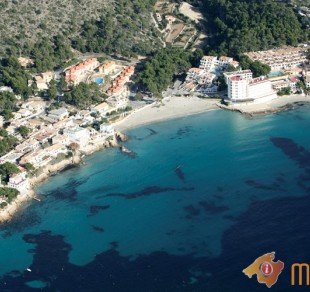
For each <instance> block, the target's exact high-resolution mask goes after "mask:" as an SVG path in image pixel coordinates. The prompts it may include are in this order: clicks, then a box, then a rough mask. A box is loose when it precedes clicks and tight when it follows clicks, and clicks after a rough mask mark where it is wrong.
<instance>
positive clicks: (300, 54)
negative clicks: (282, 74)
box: [246, 46, 308, 71]
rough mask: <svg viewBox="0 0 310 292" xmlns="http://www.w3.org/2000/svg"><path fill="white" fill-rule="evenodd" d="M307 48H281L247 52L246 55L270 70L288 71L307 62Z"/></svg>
mask: <svg viewBox="0 0 310 292" xmlns="http://www.w3.org/2000/svg"><path fill="white" fill-rule="evenodd" d="M307 50H308V48H307V46H302V47H283V48H279V49H273V50H268V51H258V52H248V53H246V55H247V56H248V57H249V58H250V59H251V60H253V61H260V62H262V63H264V64H267V65H269V66H270V67H271V70H273V71H275V70H281V69H288V68H292V67H297V66H300V65H302V64H303V63H304V62H306V61H307Z"/></svg>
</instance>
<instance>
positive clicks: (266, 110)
mask: <svg viewBox="0 0 310 292" xmlns="http://www.w3.org/2000/svg"><path fill="white" fill-rule="evenodd" d="M309 103H310V96H306V95H300V94H299V95H298V94H295V95H289V96H281V97H278V98H276V99H274V100H271V101H269V102H267V103H261V104H259V103H257V104H253V103H245V104H244V103H240V104H234V105H231V106H227V105H223V104H218V107H219V108H221V109H224V110H230V111H236V112H239V113H241V114H243V115H248V116H252V117H253V116H258V115H267V114H273V113H278V112H282V111H287V110H291V109H294V108H295V106H302V105H305V104H309Z"/></svg>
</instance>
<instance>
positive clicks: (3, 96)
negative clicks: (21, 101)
mask: <svg viewBox="0 0 310 292" xmlns="http://www.w3.org/2000/svg"><path fill="white" fill-rule="evenodd" d="M16 101H17V99H16V98H15V95H14V94H13V93H11V92H7V91H3V92H0V115H1V116H3V117H4V119H5V120H9V119H11V118H12V117H13V115H12V112H13V111H14V110H16Z"/></svg>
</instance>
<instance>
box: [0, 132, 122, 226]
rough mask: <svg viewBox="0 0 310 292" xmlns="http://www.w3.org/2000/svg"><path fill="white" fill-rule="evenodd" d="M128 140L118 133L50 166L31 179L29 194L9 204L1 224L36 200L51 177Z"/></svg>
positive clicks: (1, 212)
mask: <svg viewBox="0 0 310 292" xmlns="http://www.w3.org/2000/svg"><path fill="white" fill-rule="evenodd" d="M126 140H127V137H126V135H124V134H123V133H121V132H116V133H115V135H114V137H113V139H111V140H108V141H103V142H102V143H98V144H90V145H89V147H88V148H87V150H86V151H77V152H76V153H75V154H74V156H72V157H70V158H67V159H64V160H62V161H60V162H58V163H56V164H53V165H48V166H47V167H45V168H44V170H43V172H42V173H41V174H40V175H38V176H35V177H32V178H31V179H30V189H29V191H28V192H27V193H23V194H20V195H18V196H17V197H16V198H15V199H14V200H13V201H12V202H11V203H10V204H8V205H7V206H6V207H4V208H3V209H2V210H1V211H0V223H6V222H8V221H10V220H11V219H12V217H13V216H14V214H15V213H16V212H17V211H18V210H19V208H20V206H21V205H22V204H23V203H25V202H27V201H29V200H31V199H35V196H36V193H35V191H34V189H35V187H37V186H38V185H39V184H41V183H43V182H44V181H45V180H47V179H48V178H49V177H50V176H52V175H55V174H57V173H59V172H61V171H64V170H65V169H67V168H68V167H72V166H73V167H75V166H78V165H80V164H81V163H82V161H83V157H84V156H85V155H91V154H93V153H95V152H97V151H100V150H102V149H105V148H110V147H120V146H119V142H123V141H126Z"/></svg>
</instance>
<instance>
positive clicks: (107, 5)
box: [0, 0, 157, 55]
mask: <svg viewBox="0 0 310 292" xmlns="http://www.w3.org/2000/svg"><path fill="white" fill-rule="evenodd" d="M153 5H154V1H153V0H145V1H143V0H129V1H128V0H127V1H125V0H115V1H113V0H87V1H85V0H40V1H34V0H2V1H1V3H0V10H1V18H0V53H1V54H2V55H3V53H4V52H5V51H6V50H9V51H10V52H15V53H17V52H19V51H20V50H24V51H27V52H29V51H31V46H34V45H35V43H37V42H38V41H40V40H42V39H43V38H44V39H50V40H52V38H53V36H55V35H64V36H65V38H66V41H67V42H68V44H70V45H71V42H73V43H75V44H76V45H77V47H81V46H84V47H85V45H84V42H86V41H87V42H90V44H88V47H87V48H85V49H94V50H95V51H99V49H98V46H97V48H95V46H93V45H92V44H93V43H94V42H96V41H97V39H101V38H103V37H106V34H105V33H102V31H103V30H105V31H109V32H108V33H110V32H112V33H113V32H118V34H115V38H119V37H123V38H125V36H126V37H127V39H126V42H127V44H125V41H123V42H115V40H114V39H113V35H111V37H110V38H109V40H105V42H107V41H112V45H113V42H114V43H115V45H118V46H120V45H121V46H124V47H125V45H126V48H128V47H130V48H131V47H132V46H133V45H135V46H136V47H137V43H141V44H143V47H144V48H146V50H150V49H151V48H154V43H153V41H155V40H156V38H157V36H156V34H155V33H153V32H152V29H151V28H152V27H151V21H150V18H149V12H150V11H151V10H152V7H153ZM106 17H109V24H108V26H106V24H105V23H104V21H105V18H106ZM102 20H103V22H102ZM96 27H97V28H96ZM79 36H81V37H79ZM90 38H92V39H90ZM102 41H103V40H100V42H99V45H100V46H101V48H100V50H101V51H102V50H104V49H105V48H106V45H104V46H103V47H102ZM128 44H131V46H129V45H128Z"/></svg>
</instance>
